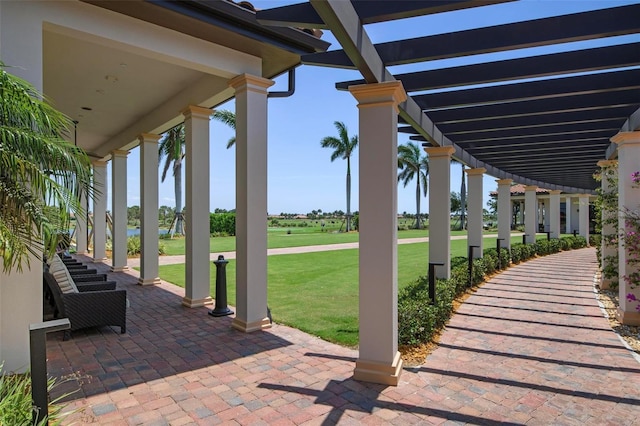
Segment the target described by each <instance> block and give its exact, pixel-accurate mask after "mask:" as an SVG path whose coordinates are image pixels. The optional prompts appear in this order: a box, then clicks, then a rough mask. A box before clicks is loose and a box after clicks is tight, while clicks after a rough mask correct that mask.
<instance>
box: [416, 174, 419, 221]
mask: <svg viewBox="0 0 640 426" xmlns="http://www.w3.org/2000/svg"><path fill="white" fill-rule="evenodd" d="M416 229H420V177H419V176H418V178H417V179H416Z"/></svg>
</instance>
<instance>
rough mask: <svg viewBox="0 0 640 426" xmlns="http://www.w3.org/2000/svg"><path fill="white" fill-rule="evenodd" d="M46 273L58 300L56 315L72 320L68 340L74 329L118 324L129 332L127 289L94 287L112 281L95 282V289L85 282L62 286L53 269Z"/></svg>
mask: <svg viewBox="0 0 640 426" xmlns="http://www.w3.org/2000/svg"><path fill="white" fill-rule="evenodd" d="M43 277H44V282H45V284H46V286H47V288H48V290H49V292H50V294H51V297H52V298H53V301H54V302H55V306H56V310H55V313H54V318H69V321H70V322H71V330H67V331H65V332H64V340H68V339H69V338H70V337H71V331H74V330H79V329H82V328H88V327H101V326H118V327H120V332H121V333H123V334H124V333H126V328H127V291H126V290H99V291H90V290H96V288H98V287H99V286H100V285H107V284H108V282H103V283H98V284H94V286H93V288H91V289H88V288H86V287H85V288H82V287H83V286H79V287H76V288H75V289H74V288H71V289H69V288H68V287H67V286H63V287H61V286H60V284H58V281H56V279H55V277H54V276H53V275H52V274H51V273H50V272H46V271H45V272H43ZM109 285H110V284H109ZM63 288H64V289H65V291H63Z"/></svg>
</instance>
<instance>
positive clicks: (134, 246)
mask: <svg viewBox="0 0 640 426" xmlns="http://www.w3.org/2000/svg"><path fill="white" fill-rule="evenodd" d="M165 252H166V247H165V245H164V243H162V242H161V243H158V254H159V255H163V254H165ZM141 253H142V241H141V240H140V236H138V235H134V236H132V237H129V238H127V255H128V256H137V255H139V254H141Z"/></svg>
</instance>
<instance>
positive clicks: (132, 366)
mask: <svg viewBox="0 0 640 426" xmlns="http://www.w3.org/2000/svg"><path fill="white" fill-rule="evenodd" d="M105 269H106V267H105ZM595 271H596V264H595V251H594V250H593V249H582V250H576V251H572V252H565V253H561V254H557V255H552V256H548V257H543V258H539V259H536V260H533V261H530V262H527V263H525V264H521V265H518V266H515V267H512V268H510V269H508V270H507V271H505V272H503V273H502V274H500V275H497V276H495V277H494V278H493V279H492V280H491V281H490V282H488V283H487V284H485V285H484V286H483V287H481V288H480V289H479V290H478V291H477V292H476V293H475V294H474V295H472V296H471V297H470V298H469V299H468V300H467V301H466V302H465V303H464V304H463V305H462V307H461V308H460V309H459V312H458V313H457V314H456V315H455V316H454V317H453V318H452V320H451V322H450V323H449V324H448V326H447V329H446V331H445V332H444V334H443V336H442V338H441V343H440V346H439V347H438V349H436V350H435V351H434V352H433V353H432V354H431V355H430V356H429V357H428V358H427V360H426V361H425V363H424V364H423V365H421V366H419V367H415V368H406V369H405V371H404V372H403V374H402V377H401V382H400V384H399V386H397V387H384V386H380V385H374V384H368V383H361V382H356V381H354V380H352V379H351V375H352V371H353V367H354V361H355V359H356V357H357V352H356V351H355V350H351V349H347V348H343V347H340V346H337V345H333V344H330V343H326V342H324V341H322V340H320V339H317V338H315V337H312V336H309V335H307V334H305V333H302V332H300V331H298V330H295V329H292V328H289V327H285V326H280V325H274V327H273V328H272V329H270V330H268V331H264V332H258V333H252V334H242V333H239V332H236V331H233V330H232V329H231V328H230V326H229V324H230V322H231V318H229V317H225V318H213V317H211V316H208V315H207V309H206V308H202V309H187V308H183V307H181V306H180V299H181V295H182V289H180V288H178V287H175V286H173V285H171V284H167V283H163V284H161V285H158V286H156V287H144V288H143V287H140V286H137V285H136V279H135V277H134V276H133V275H130V274H126V273H111V274H110V277H111V278H115V279H117V280H118V285H119V287H121V288H126V289H127V291H128V295H129V299H130V301H131V307H130V308H129V310H128V329H127V334H125V335H120V334H119V330H117V329H114V330H112V329H111V328H108V327H106V328H103V329H100V330H93V331H88V332H76V333H74V337H73V339H72V340H70V341H67V342H63V341H62V336H61V334H56V335H52V336H50V337H49V340H48V355H49V373H50V374H52V375H55V376H58V377H60V376H70V377H72V380H70V381H68V382H67V383H65V384H64V385H62V386H60V387H58V388H57V389H56V391H55V394H60V393H61V392H63V391H70V390H77V391H76V393H74V394H73V395H72V396H71V397H69V404H70V405H69V407H70V408H77V409H80V410H81V411H79V412H77V413H75V414H74V415H72V416H71V417H70V418H69V421H72V420H73V421H75V422H76V424H91V423H93V424H112V425H185V424H199V425H214V424H242V425H250V424H255V425H261V424H262V425H293V424H309V425H329V424H336V423H339V424H345V425H355V424H395V425H403V424H418V423H419V424H484V425H498V424H512V425H520V424H522V425H524V424H526V425H551V424H552V425H632V424H638V421H639V420H638V419H640V374H639V373H640V363H638V361H637V360H636V359H635V358H634V356H633V355H632V353H631V352H630V351H629V350H628V349H626V348H625V346H623V343H622V342H621V340H620V339H619V338H618V337H617V336H616V335H615V334H614V332H613V331H612V330H611V328H610V326H609V323H608V321H607V320H606V319H605V318H604V317H603V314H602V312H601V310H600V308H599V307H598V305H597V303H596V299H595V295H594V293H593V275H594V273H595Z"/></svg>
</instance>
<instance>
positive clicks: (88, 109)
mask: <svg viewBox="0 0 640 426" xmlns="http://www.w3.org/2000/svg"><path fill="white" fill-rule="evenodd" d="M80 109H83V110H85V111H93V108H89V107H80Z"/></svg>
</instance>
